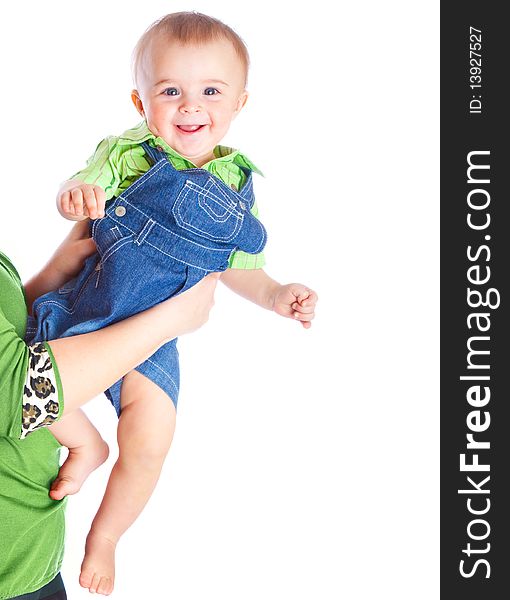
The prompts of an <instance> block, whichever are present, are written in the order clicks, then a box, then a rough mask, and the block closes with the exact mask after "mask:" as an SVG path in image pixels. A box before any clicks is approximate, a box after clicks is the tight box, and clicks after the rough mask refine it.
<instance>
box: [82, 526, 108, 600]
mask: <svg viewBox="0 0 510 600" xmlns="http://www.w3.org/2000/svg"><path fill="white" fill-rule="evenodd" d="M115 546H116V544H115V542H113V541H112V540H110V539H108V538H106V537H104V536H102V535H100V534H97V533H94V532H92V531H91V532H90V533H89V534H88V536H87V543H86V544H85V557H84V559H83V562H82V564H81V573H80V585H81V586H82V587H84V588H88V590H89V592H91V593H92V594H95V593H96V592H97V593H98V594H103V595H104V596H108V595H109V594H111V593H112V592H113V583H114V581H115Z"/></svg>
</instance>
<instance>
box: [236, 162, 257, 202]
mask: <svg viewBox="0 0 510 600" xmlns="http://www.w3.org/2000/svg"><path fill="white" fill-rule="evenodd" d="M241 169H242V170H243V172H244V174H245V175H246V181H245V182H244V185H243V187H242V188H241V191H240V192H239V195H240V196H241V198H243V200H245V201H247V202H248V205H249V207H250V208H251V207H252V206H253V203H254V202H255V196H254V194H253V175H252V172H251V169H246V168H244V167H241Z"/></svg>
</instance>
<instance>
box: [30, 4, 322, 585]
mask: <svg viewBox="0 0 510 600" xmlns="http://www.w3.org/2000/svg"><path fill="white" fill-rule="evenodd" d="M248 62H249V59H248V53H247V50H246V47H245V45H244V43H243V41H242V40H241V39H240V38H239V36H238V35H237V34H236V33H235V32H234V31H232V29H230V28H229V27H227V26H226V25H224V24H223V23H221V22H220V21H218V20H216V19H214V18H211V17H208V16H205V15H201V14H197V13H174V14H170V15H167V16H166V17H164V18H162V19H160V20H159V21H157V22H156V23H154V24H153V25H152V26H151V27H150V28H149V29H148V30H147V31H146V32H145V34H144V35H143V36H142V37H141V39H140V41H139V42H138V44H137V46H136V48H135V52H134V63H133V64H134V79H135V85H136V89H135V90H133V92H132V95H131V98H132V100H133V103H134V105H135V107H136V109H137V111H138V112H139V113H140V115H141V116H142V118H143V121H142V123H140V124H139V125H138V126H136V127H134V128H132V129H129V130H128V131H126V132H125V133H123V134H122V135H121V136H119V137H115V138H114V137H108V138H106V139H105V140H103V141H102V142H101V143H100V144H99V146H98V147H97V149H96V152H95V154H94V155H93V157H92V158H91V159H90V161H89V162H88V166H87V167H86V168H85V169H84V170H82V171H80V172H79V173H77V174H76V175H74V176H73V177H72V179H70V180H69V181H67V182H65V183H64V184H63V186H62V187H61V189H60V191H59V193H58V196H57V205H58V209H59V211H60V212H61V214H62V215H63V216H64V217H66V218H68V219H71V220H81V219H84V218H87V217H88V218H90V219H91V220H92V225H91V233H92V236H93V238H94V240H95V242H96V245H97V248H98V253H97V254H96V255H94V256H92V257H91V258H89V259H88V260H87V262H86V264H85V267H84V270H83V272H82V273H81V274H80V275H79V276H78V277H77V278H76V280H74V281H72V282H70V283H69V284H68V285H67V286H65V287H64V288H61V289H60V290H58V291H57V292H52V293H51V294H47V295H45V296H42V297H41V298H39V299H38V300H37V301H36V302H35V304H34V318H35V321H34V322H33V327H34V328H33V329H32V339H35V340H42V339H52V338H55V337H61V336H64V335H75V334H78V333H84V332H86V331H90V330H92V329H97V328H99V327H103V326H105V325H106V324H109V323H111V322H115V321H118V320H120V319H122V318H125V317H127V316H128V315H131V314H133V313H137V312H139V311H141V310H144V309H145V308H147V307H149V306H151V305H154V304H156V303H158V302H161V301H163V300H164V299H166V298H168V297H170V296H172V295H175V294H178V293H181V292H183V291H184V290H186V289H188V288H189V287H191V286H193V285H195V284H196V283H197V282H198V281H200V279H202V278H203V277H204V276H206V275H207V274H208V273H211V272H218V271H219V272H221V273H222V274H221V280H222V281H223V282H224V283H225V284H226V285H227V286H228V287H230V288H231V289H232V290H233V291H235V292H236V293H238V294H240V295H241V296H243V297H245V298H247V299H249V300H251V301H253V302H255V303H257V304H258V305H259V306H262V307H263V308H267V309H269V310H274V311H275V312H276V313H277V314H279V315H281V316H284V317H289V318H293V319H296V320H298V321H299V322H301V324H302V325H303V327H305V328H309V327H310V326H311V320H312V319H313V317H314V310H315V304H316V302H317V295H316V294H315V292H313V291H312V290H310V289H309V288H308V287H306V286H304V285H301V284H297V283H292V284H287V285H281V284H279V283H277V282H276V281H274V280H273V279H271V278H270V277H269V276H268V275H267V274H266V273H265V272H264V270H263V269H262V266H263V265H264V257H263V254H262V250H263V248H264V246H265V242H266V232H265V229H264V227H263V226H262V224H261V223H260V221H259V220H258V218H257V214H258V211H257V208H256V204H255V199H254V195H253V185H252V172H253V171H255V172H258V170H257V168H256V167H255V166H254V164H253V163H252V162H251V161H250V160H249V159H248V158H247V157H246V156H244V155H243V154H241V153H240V152H239V151H237V150H233V149H231V148H226V147H224V146H220V145H218V143H219V142H220V141H221V140H222V138H223V137H224V136H225V134H226V133H227V131H228V129H229V127H230V124H231V122H232V120H233V119H234V118H235V117H236V116H237V115H238V113H239V112H240V111H241V110H242V108H243V106H244V105H245V103H246V100H247V98H248V93H247V91H246V89H245V86H246V79H247V71H248ZM114 359H115V357H112V360H114ZM91 376H93V374H91ZM178 393H179V364H178V354H177V349H176V342H175V340H174V341H172V342H170V343H168V344H166V345H165V346H163V347H162V348H161V349H160V350H158V351H157V352H156V353H155V354H154V355H153V356H151V357H150V358H149V359H148V360H147V361H145V362H144V363H142V364H141V365H140V366H139V367H137V369H136V370H135V371H132V372H131V373H129V374H128V375H126V376H125V377H124V378H123V380H122V381H121V382H118V383H117V384H116V385H115V386H113V387H112V388H110V389H109V390H107V391H106V394H107V396H108V397H109V399H110V400H111V402H112V403H113V405H114V406H115V408H116V410H117V412H118V414H119V425H118V443H119V458H118V460H117V462H116V464H115V466H114V468H113V470H112V473H111V475H110V479H109V482H108V486H107V489H106V492H105V495H104V498H103V501H102V503H101V506H100V508H99V511H98V513H97V515H96V517H95V518H94V521H93V523H92V527H91V530H90V533H89V535H88V536H87V543H86V548H85V557H84V560H83V563H82V570H81V575H80V583H81V585H82V586H83V587H86V588H88V589H89V590H90V591H91V592H99V593H101V594H105V595H106V594H109V593H111V591H112V589H113V581H114V553H115V547H116V544H117V542H118V540H119V538H120V537H121V535H122V534H123V533H124V532H125V531H126V530H127V528H128V527H129V526H130V525H131V524H132V523H133V521H134V520H135V519H136V518H137V516H138V515H139V514H140V512H141V510H142V509H143V507H144V505H145V503H146V502H147V501H148V499H149V497H150V495H151V493H152V491H153V489H154V487H155V485H156V483H157V480H158V477H159V474H160V471H161V467H162V465H163V461H164V459H165V457H166V454H167V452H168V449H169V447H170V444H171V441H172V436H173V432H174V427H175V407H176V405H177V398H178ZM51 430H52V432H53V433H54V434H55V436H56V438H57V439H58V440H59V442H60V443H61V444H63V445H65V446H67V447H69V449H70V454H69V458H68V459H67V461H66V462H65V463H64V465H63V466H62V468H61V470H60V473H59V477H58V479H57V480H56V481H55V482H54V484H53V485H52V490H51V492H50V495H51V496H52V498H54V499H61V498H63V497H64V496H65V495H68V494H71V493H75V492H76V491H77V490H78V489H79V488H80V486H81V484H82V483H83V481H84V479H85V478H86V477H87V475H88V474H89V473H90V471H91V470H93V469H94V468H95V467H96V466H98V464H100V463H101V462H103V461H104V459H105V456H106V454H105V448H104V442H102V440H101V438H100V436H99V434H98V433H97V431H96V430H95V428H94V427H93V426H92V424H91V423H90V422H89V421H88V420H87V418H86V417H85V415H84V414H83V413H82V412H76V413H72V414H71V415H69V416H67V417H65V418H64V419H62V420H61V421H59V422H57V423H55V424H54V425H52V428H51Z"/></svg>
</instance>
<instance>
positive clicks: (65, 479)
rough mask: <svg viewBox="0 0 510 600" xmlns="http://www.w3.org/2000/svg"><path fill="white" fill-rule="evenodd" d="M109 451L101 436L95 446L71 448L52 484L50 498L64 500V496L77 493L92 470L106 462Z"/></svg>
mask: <svg viewBox="0 0 510 600" xmlns="http://www.w3.org/2000/svg"><path fill="white" fill-rule="evenodd" d="M108 452H109V450H108V444H107V443H106V442H105V441H104V440H103V439H101V438H99V439H98V440H97V443H96V444H95V445H94V446H92V445H90V444H88V445H87V446H82V447H80V448H73V449H69V456H68V457H67V458H66V460H65V462H64V464H63V465H62V466H61V467H60V470H59V472H58V476H57V478H56V479H55V481H54V482H53V483H52V484H51V488H50V498H52V499H53V500H62V498H64V496H69V495H70V494H76V493H77V492H78V491H79V490H80V488H81V486H82V485H83V482H84V481H85V479H87V477H88V476H89V475H90V474H91V473H92V471H94V470H95V469H97V468H98V467H99V466H100V465H102V464H103V463H104V462H105V460H106V459H107V458H108Z"/></svg>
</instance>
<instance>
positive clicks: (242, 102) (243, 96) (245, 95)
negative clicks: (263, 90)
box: [234, 90, 248, 117]
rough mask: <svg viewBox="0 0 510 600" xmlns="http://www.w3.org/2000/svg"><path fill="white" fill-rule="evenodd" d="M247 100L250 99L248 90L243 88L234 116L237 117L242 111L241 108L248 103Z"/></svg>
mask: <svg viewBox="0 0 510 600" xmlns="http://www.w3.org/2000/svg"><path fill="white" fill-rule="evenodd" d="M247 100H248V90H243V91H242V92H241V95H240V96H239V98H238V99H237V104H236V107H235V109H234V117H237V115H238V114H239V113H240V112H241V110H242V108H243V106H244V105H245V104H246V101H247Z"/></svg>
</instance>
